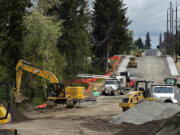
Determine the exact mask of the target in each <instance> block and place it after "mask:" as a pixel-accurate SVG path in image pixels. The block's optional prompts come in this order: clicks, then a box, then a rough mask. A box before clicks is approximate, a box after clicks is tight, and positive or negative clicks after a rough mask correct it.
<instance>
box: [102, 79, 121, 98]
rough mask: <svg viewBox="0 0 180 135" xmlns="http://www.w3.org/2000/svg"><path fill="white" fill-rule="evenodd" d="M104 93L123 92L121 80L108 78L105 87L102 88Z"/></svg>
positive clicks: (117, 93)
mask: <svg viewBox="0 0 180 135" xmlns="http://www.w3.org/2000/svg"><path fill="white" fill-rule="evenodd" d="M102 94H103V95H108V96H111V95H112V96H116V95H119V94H121V90H120V81H118V80H117V79H108V80H106V81H105V84H104V88H103V90H102Z"/></svg>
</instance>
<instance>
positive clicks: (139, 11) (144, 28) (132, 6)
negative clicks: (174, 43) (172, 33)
mask: <svg viewBox="0 0 180 135" xmlns="http://www.w3.org/2000/svg"><path fill="white" fill-rule="evenodd" d="M172 2H173V3H174V5H175V3H176V0H172ZM124 3H127V7H128V13H127V15H128V16H129V18H130V20H132V21H133V22H132V24H131V25H130V29H132V30H133V31H134V34H135V38H137V37H139V36H141V37H142V38H144V37H145V34H146V33H147V32H148V31H149V32H150V34H151V39H152V44H153V47H156V45H157V44H158V42H159V34H160V33H163V32H164V31H166V13H167V8H169V1H168V0H124Z"/></svg>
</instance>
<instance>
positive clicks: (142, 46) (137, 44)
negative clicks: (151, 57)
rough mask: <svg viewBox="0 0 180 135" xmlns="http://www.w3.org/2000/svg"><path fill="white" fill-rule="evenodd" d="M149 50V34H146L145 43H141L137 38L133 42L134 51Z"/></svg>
mask: <svg viewBox="0 0 180 135" xmlns="http://www.w3.org/2000/svg"><path fill="white" fill-rule="evenodd" d="M137 47H138V48H139V49H150V48H151V38H150V34H149V32H147V34H146V39H145V42H143V40H142V38H141V37H139V38H138V39H137V40H135V41H134V49H136V48H137Z"/></svg>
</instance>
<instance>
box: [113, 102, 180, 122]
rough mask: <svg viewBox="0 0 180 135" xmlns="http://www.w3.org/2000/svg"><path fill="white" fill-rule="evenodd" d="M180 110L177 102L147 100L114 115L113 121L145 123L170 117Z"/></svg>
mask: <svg viewBox="0 0 180 135" xmlns="http://www.w3.org/2000/svg"><path fill="white" fill-rule="evenodd" d="M179 111H180V107H179V106H177V105H175V104H162V103H157V102H150V101H145V102H143V103H140V104H138V105H136V106H135V107H133V108H131V109H129V110H127V111H126V112H123V113H120V114H119V115H117V116H115V117H113V120H112V122H113V123H115V124H120V123H122V122H126V123H132V124H143V123H146V122H149V121H153V120H161V119H166V118H169V117H171V116H173V115H175V114H176V113H178V112H179Z"/></svg>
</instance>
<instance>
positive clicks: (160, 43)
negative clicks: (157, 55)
mask: <svg viewBox="0 0 180 135" xmlns="http://www.w3.org/2000/svg"><path fill="white" fill-rule="evenodd" d="M162 44H163V43H162V36H161V33H160V35H159V47H160V48H161V47H162Z"/></svg>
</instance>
